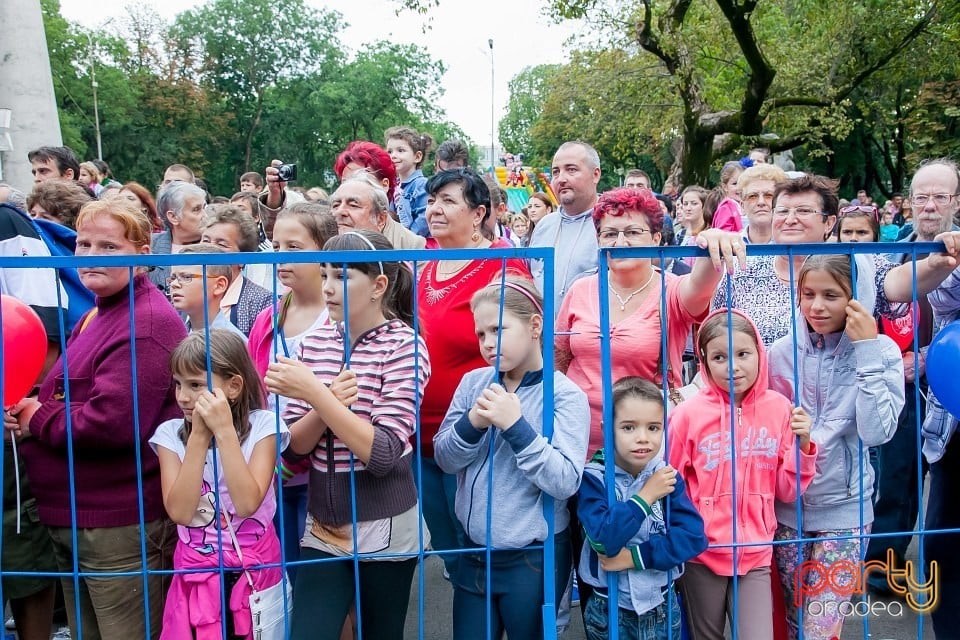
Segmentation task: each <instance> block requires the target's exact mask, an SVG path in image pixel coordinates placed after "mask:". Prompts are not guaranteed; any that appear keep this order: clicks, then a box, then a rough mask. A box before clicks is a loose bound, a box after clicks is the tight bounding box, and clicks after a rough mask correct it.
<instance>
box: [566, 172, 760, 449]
mask: <svg viewBox="0 0 960 640" xmlns="http://www.w3.org/2000/svg"><path fill="white" fill-rule="evenodd" d="M593 220H594V225H595V226H596V229H597V237H598V240H599V243H600V247H601V248H603V247H626V246H633V247H639V246H648V247H655V246H658V245H659V244H660V233H661V229H662V228H663V214H662V213H661V212H660V206H659V204H658V203H657V200H656V198H655V197H654V195H653V192H651V191H650V190H649V189H627V188H621V189H614V190H612V191H608V192H607V193H604V194H603V195H602V196H600V199H599V200H598V201H597V205H596V207H595V208H594V210H593ZM697 244H698V246H700V247H703V248H707V249H709V251H710V258H709V259H707V258H698V259H697V260H696V262H695V264H694V267H693V271H692V272H691V273H690V274H688V275H685V276H673V275H670V274H666V275H665V276H664V274H661V273H660V272H659V269H657V268H655V267H654V265H653V261H651V260H650V259H648V258H622V259H611V260H610V261H609V282H608V283H606V284H607V286H609V287H610V303H609V304H610V309H609V311H610V329H609V332H610V343H611V345H610V346H611V352H612V353H613V363H612V364H613V370H612V371H611V373H610V377H611V379H612V380H618V379H620V378H622V377H624V376H641V377H643V378H647V379H648V380H659V379H660V378H661V376H660V369H661V367H660V364H659V363H660V362H661V360H660V342H661V341H660V335H661V334H660V327H661V313H665V314H666V318H663V320H665V321H666V327H667V357H666V362H667V365H668V369H669V375H670V383H671V385H673V386H680V376H679V373H680V358H681V355H682V354H683V349H684V347H685V346H686V344H687V336H689V335H690V330H691V328H692V327H693V324H694V323H696V322H699V321H701V320H703V317H704V316H705V315H706V314H707V311H708V310H709V307H710V298H711V296H712V295H713V292H714V291H715V290H716V288H717V284H719V282H720V278H721V277H722V275H723V273H722V271H721V270H720V266H721V262H722V261H725V262H726V266H727V269H728V270H732V268H733V261H734V259H739V260H740V262H741V265H742V264H744V263H745V261H746V253H745V250H744V245H743V242H742V241H741V239H740V236H739V234H736V233H727V232H724V231H720V230H719V229H706V230H704V231H702V232H701V233H700V234H698V236H697ZM600 285H601V283H600V280H599V275H594V276H589V277H585V278H581V279H580V280H578V281H577V282H576V283H574V285H573V286H572V287H570V291H569V292H568V293H567V295H566V297H564V299H563V303H562V304H561V305H560V313H559V315H558V316H557V324H556V331H557V340H556V364H557V369H558V370H559V371H561V372H563V373H565V374H566V375H567V377H569V378H570V379H571V380H572V381H573V382H574V383H576V384H577V386H579V387H580V388H581V389H583V390H584V391H585V392H586V394H587V397H588V399H589V401H590V444H589V448H588V451H587V457H588V459H589V456H590V455H592V454H593V452H595V451H596V450H598V449H600V447H602V446H603V431H602V428H601V424H600V420H601V416H602V415H603V414H602V402H603V380H604V379H605V377H604V374H603V372H602V371H601V367H600V340H599V339H598V338H599V337H600V333H601V327H600V309H599V306H598V300H599V293H598V287H599V286H600ZM663 287H666V301H667V302H666V307H665V309H661V307H660V300H661V290H662V288H663Z"/></svg>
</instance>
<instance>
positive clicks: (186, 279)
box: [167, 273, 209, 287]
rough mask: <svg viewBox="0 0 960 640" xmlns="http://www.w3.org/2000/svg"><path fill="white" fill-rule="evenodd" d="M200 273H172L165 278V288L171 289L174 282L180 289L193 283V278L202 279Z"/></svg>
mask: <svg viewBox="0 0 960 640" xmlns="http://www.w3.org/2000/svg"><path fill="white" fill-rule="evenodd" d="M202 277H203V274H202V273H174V274H172V275H171V276H170V277H169V278H167V286H168V287H172V286H173V283H174V282H176V283H177V284H178V285H180V286H181V287H185V286H186V285H188V284H190V283H191V282H193V280H194V278H202ZM207 277H209V276H207Z"/></svg>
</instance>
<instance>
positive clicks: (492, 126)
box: [487, 38, 497, 173]
mask: <svg viewBox="0 0 960 640" xmlns="http://www.w3.org/2000/svg"><path fill="white" fill-rule="evenodd" d="M487 44H488V45H489V46H490V166H491V167H493V171H494V173H496V170H497V169H496V167H497V159H496V153H497V152H496V144H497V138H496V135H497V134H496V123H495V119H496V115H495V113H496V107H495V106H494V102H495V99H494V86H495V85H494V75H493V69H494V67H493V38H490V39H489V40H487Z"/></svg>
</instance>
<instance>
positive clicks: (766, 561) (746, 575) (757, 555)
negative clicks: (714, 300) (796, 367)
mask: <svg viewBox="0 0 960 640" xmlns="http://www.w3.org/2000/svg"><path fill="white" fill-rule="evenodd" d="M731 344H732V346H733V349H732V352H731V350H730V346H731ZM696 349H697V354H698V356H699V358H700V372H701V375H702V377H703V379H704V381H705V382H706V384H705V386H704V387H703V388H702V389H701V390H700V391H699V392H698V393H697V395H695V396H694V397H693V398H691V399H689V400H687V401H686V402H684V403H683V404H681V405H679V406H678V407H677V408H676V409H675V410H674V412H673V415H672V416H671V417H670V423H669V431H668V434H667V435H668V439H669V452H670V462H671V463H672V464H673V466H674V467H675V468H676V469H677V471H678V472H679V473H680V475H681V477H682V478H683V480H684V482H686V483H687V490H688V491H689V495H690V500H691V501H692V502H693V504H694V505H695V506H696V507H697V510H698V511H699V512H700V515H701V516H702V517H703V520H704V529H705V532H706V534H707V540H708V541H709V547H708V548H707V550H706V551H704V552H703V553H702V554H700V555H699V556H697V557H696V558H694V559H693V560H692V561H690V562H688V563H687V568H686V573H685V574H684V576H683V578H682V579H681V583H680V589H681V593H682V594H683V600H684V602H685V603H686V605H687V620H688V622H689V625H690V631H691V634H692V636H693V638H694V639H695V640H704V639H708V640H713V639H716V640H722V638H723V637H724V635H723V631H724V624H725V622H726V618H727V617H728V616H729V617H730V618H731V620H733V615H734V611H736V612H737V618H736V621H737V631H738V635H739V636H740V637H742V638H752V639H756V640H768V639H772V638H773V600H772V597H771V591H770V565H771V559H772V553H773V552H772V546H771V544H770V543H771V542H772V541H773V535H774V532H775V531H776V528H777V519H776V515H775V514H774V509H773V505H774V499H778V500H785V501H791V500H794V499H795V498H796V495H797V492H798V490H799V491H800V492H802V491H803V490H804V489H805V488H806V486H807V485H808V484H810V481H811V480H812V479H813V476H814V473H815V468H814V463H815V461H816V451H815V447H814V444H813V443H812V442H811V441H810V417H809V416H808V415H807V413H806V412H805V411H804V410H803V409H802V408H800V407H796V408H791V406H790V401H789V400H787V398H786V397H784V396H782V395H781V394H779V393H777V392H776V391H771V390H769V384H768V373H767V355H766V351H765V350H764V348H763V342H762V341H760V340H759V338H758V334H757V328H756V326H755V325H754V324H753V322H752V321H751V320H750V319H749V318H748V317H747V316H746V315H744V314H743V313H741V312H740V311H736V310H732V311H729V310H727V309H718V310H717V311H715V312H714V313H712V314H711V315H709V316H708V317H707V318H706V319H705V320H704V322H703V325H702V326H701V328H700V332H699V333H698V335H697V344H696ZM731 382H732V387H731ZM731 401H732V405H731ZM731 442H736V443H737V446H736V448H733V447H731V446H730V445H731ZM798 448H799V455H798V452H797V449H798ZM798 459H799V463H800V464H799V467H800V468H799V472H798V469H797V461H798ZM734 589H736V595H737V598H736V599H734V598H733V595H734Z"/></svg>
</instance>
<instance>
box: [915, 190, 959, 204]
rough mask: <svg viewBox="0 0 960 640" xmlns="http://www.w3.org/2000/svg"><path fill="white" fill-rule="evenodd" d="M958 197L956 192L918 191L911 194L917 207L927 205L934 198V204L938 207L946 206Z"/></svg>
mask: <svg viewBox="0 0 960 640" xmlns="http://www.w3.org/2000/svg"><path fill="white" fill-rule="evenodd" d="M956 197H957V194H955V193H933V194H928V193H917V194H914V195H912V196H910V202H912V203H913V204H914V206H917V207H925V206H927V203H928V202H929V201H930V200H931V199H932V200H933V204H934V205H935V206H937V207H945V206H947V205H948V204H950V201H951V200H953V199H954V198H956Z"/></svg>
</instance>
